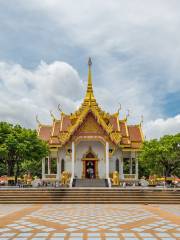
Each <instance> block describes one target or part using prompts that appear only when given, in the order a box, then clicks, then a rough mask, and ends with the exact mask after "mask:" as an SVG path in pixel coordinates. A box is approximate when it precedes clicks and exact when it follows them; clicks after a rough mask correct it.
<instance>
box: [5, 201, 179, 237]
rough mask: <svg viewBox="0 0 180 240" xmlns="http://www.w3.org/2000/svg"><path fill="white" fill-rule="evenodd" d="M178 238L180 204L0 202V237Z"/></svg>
mask: <svg viewBox="0 0 180 240" xmlns="http://www.w3.org/2000/svg"><path fill="white" fill-rule="evenodd" d="M9 239H14V240H28V239H34V240H46V239H52V240H62V239H65V240H66V239H68V240H81V239H89V240H99V239H103V240H116V239H124V240H136V239H143V240H156V239H162V240H174V239H180V205H120V204H119V205H118V204H117V205H110V204H108V205H106V204H104V205H103V204H102V205H101V204H97V205H95V204H89V205H85V204H84V205H83V204H82V205H78V204H75V205H72V204H64V205H58V204H52V205H47V204H44V205H35V204H34V205H5V204H4V205H0V240H9Z"/></svg>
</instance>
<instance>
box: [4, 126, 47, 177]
mask: <svg viewBox="0 0 180 240" xmlns="http://www.w3.org/2000/svg"><path fill="white" fill-rule="evenodd" d="M47 153H48V146H47V144H46V143H45V142H43V141H42V140H40V139H39V138H38V136H37V133H36V131H35V130H31V129H26V128H22V127H21V126H20V125H15V126H13V125H12V124H9V123H6V122H1V123H0V159H1V162H2V163H4V164H5V165H6V166H7V175H8V176H13V175H15V177H16V179H17V176H18V175H19V174H20V172H21V165H22V163H23V162H25V161H32V162H35V161H36V162H40V160H41V159H42V158H43V157H45V156H46V155H47ZM29 170H30V169H29Z"/></svg>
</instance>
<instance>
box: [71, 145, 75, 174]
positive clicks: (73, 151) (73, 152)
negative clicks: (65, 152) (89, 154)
mask: <svg viewBox="0 0 180 240" xmlns="http://www.w3.org/2000/svg"><path fill="white" fill-rule="evenodd" d="M74 163H75V144H74V142H72V169H71V178H74Z"/></svg>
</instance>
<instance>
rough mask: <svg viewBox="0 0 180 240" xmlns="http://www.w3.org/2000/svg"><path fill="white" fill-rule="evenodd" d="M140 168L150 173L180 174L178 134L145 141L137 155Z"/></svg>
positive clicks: (179, 136) (166, 175) (179, 138)
mask: <svg viewBox="0 0 180 240" xmlns="http://www.w3.org/2000/svg"><path fill="white" fill-rule="evenodd" d="M139 160H140V164H141V166H142V168H144V169H148V170H149V173H150V174H158V175H164V176H165V177H169V176H171V175H172V174H176V175H178V176H180V134H176V135H165V136H163V137H161V138H160V139H159V140H157V139H153V140H150V141H145V142H144V144H143V148H142V152H141V153H140V155H139Z"/></svg>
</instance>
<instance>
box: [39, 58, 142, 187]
mask: <svg viewBox="0 0 180 240" xmlns="http://www.w3.org/2000/svg"><path fill="white" fill-rule="evenodd" d="M91 67H92V63H91V59H89V62H88V84H87V90H86V94H85V97H84V100H83V102H82V104H81V106H80V107H79V109H78V110H76V111H75V112H74V113H71V114H66V113H64V112H61V116H60V119H56V118H55V117H54V116H53V115H52V124H51V125H44V124H41V123H39V126H38V136H39V138H41V139H42V140H44V141H46V142H47V143H48V145H49V148H50V153H49V156H47V157H46V158H44V159H43V160H42V179H47V178H51V177H54V178H56V179H57V180H59V179H60V178H61V174H62V172H64V171H66V172H68V173H69V174H70V176H71V177H70V178H71V180H70V184H72V182H73V179H86V178H94V179H106V180H107V182H108V183H109V185H110V178H111V176H112V173H113V172H114V171H117V172H118V174H119V178H120V180H123V179H126V178H131V179H135V180H137V179H138V158H137V156H138V152H139V151H140V150H141V146H142V143H143V140H144V138H143V133H142V128H141V124H137V125H128V123H127V117H125V118H124V119H120V118H119V111H117V112H115V113H113V114H110V113H108V112H105V111H104V110H102V109H101V107H100V106H99V105H98V103H97V101H96V98H95V96H94V92H93V86H92V74H91Z"/></svg>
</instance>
